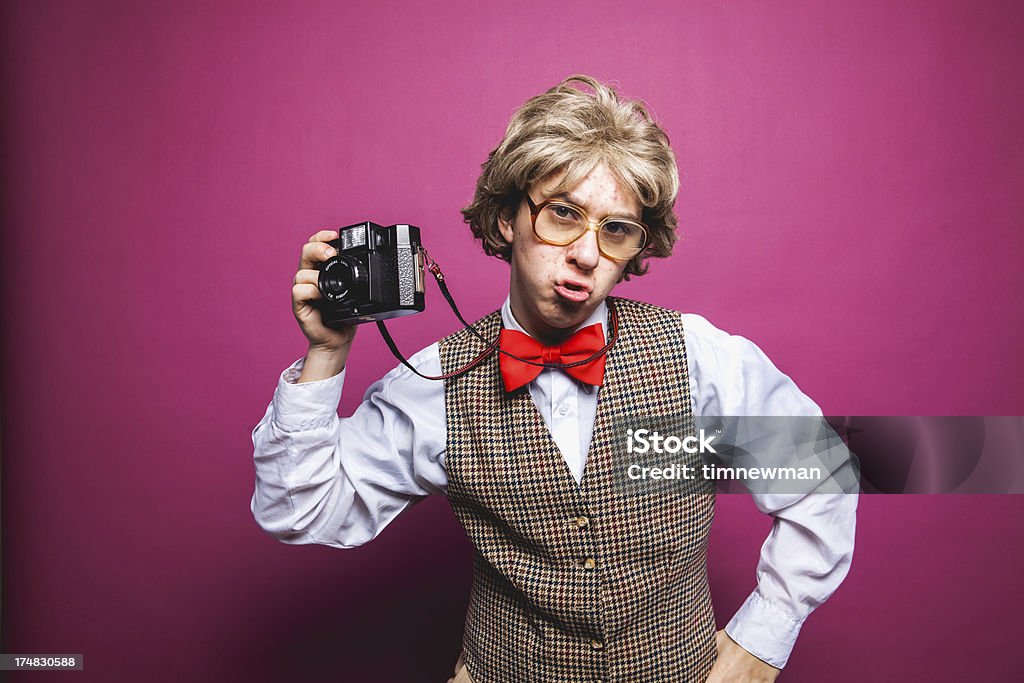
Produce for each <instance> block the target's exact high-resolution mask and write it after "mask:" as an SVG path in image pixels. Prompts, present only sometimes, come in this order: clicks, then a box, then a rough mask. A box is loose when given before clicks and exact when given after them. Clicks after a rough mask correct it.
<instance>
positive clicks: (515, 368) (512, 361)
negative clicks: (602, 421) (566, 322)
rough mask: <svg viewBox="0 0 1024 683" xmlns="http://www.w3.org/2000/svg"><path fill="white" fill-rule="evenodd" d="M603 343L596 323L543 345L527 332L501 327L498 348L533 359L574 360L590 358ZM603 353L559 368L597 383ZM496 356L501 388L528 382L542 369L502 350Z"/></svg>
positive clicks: (596, 384)
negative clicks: (497, 356) (569, 335)
mask: <svg viewBox="0 0 1024 683" xmlns="http://www.w3.org/2000/svg"><path fill="white" fill-rule="evenodd" d="M603 346H604V334H602V332H601V324H600V323H594V324H593V325H590V326H588V327H584V328H583V329H582V330H578V331H577V332H576V334H574V335H572V336H571V337H569V338H568V339H566V340H565V341H564V342H562V343H561V344H560V345H558V346H544V345H543V344H541V343H540V342H539V341H537V340H536V339H534V338H533V337H531V336H530V335H528V334H523V333H522V332H516V331H515V330H507V329H504V328H502V330H501V350H502V351H507V352H508V353H511V354H512V355H514V356H518V357H519V358H522V359H523V360H528V361H533V362H534V363H575V362H577V361H581V360H586V359H587V358H590V357H591V356H593V355H594V354H595V353H597V352H598V351H600V350H601V347H603ZM605 356H606V354H601V355H600V356H598V357H597V358H595V359H594V360H592V361H590V362H589V363H584V364H583V365H575V366H573V367H571V368H562V369H563V370H565V371H566V372H567V373H569V375H570V376H571V377H575V378H576V379H578V380H580V381H581V382H586V383H587V384H592V385H594V386H601V384H602V383H603V382H604V359H605ZM499 358H500V360H499V361H498V363H499V366H500V367H501V378H502V379H503V380H504V381H505V391H515V390H516V389H518V388H519V387H521V386H524V385H526V384H529V383H530V382H532V381H533V380H535V379H536V378H537V375H539V374H540V371H541V370H543V369H544V368H543V367H542V366H540V365H531V364H529V363H524V362H522V361H520V360H517V359H516V358H511V357H509V356H507V355H505V354H504V353H502V354H499Z"/></svg>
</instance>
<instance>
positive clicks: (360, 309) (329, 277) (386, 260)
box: [317, 221, 424, 328]
mask: <svg viewBox="0 0 1024 683" xmlns="http://www.w3.org/2000/svg"><path fill="white" fill-rule="evenodd" d="M338 235H339V236H338V239H336V240H332V241H331V242H330V245H331V246H333V247H334V248H335V249H337V250H338V254H337V255H336V256H334V257H333V258H331V259H330V260H328V261H324V262H323V263H321V264H320V277H319V281H318V283H317V285H318V287H319V288H320V293H321V294H322V295H323V298H322V299H321V300H320V301H318V302H317V306H318V308H319V309H320V315H321V317H322V318H323V322H324V325H326V326H328V327H332V328H337V327H340V326H341V325H356V324H360V323H366V322H372V321H376V320H387V319H388V318H397V317H399V316H403V315H412V314H413V313H419V312H420V311H422V310H423V305H424V299H423V291H424V281H423V262H424V253H423V247H422V246H421V245H420V229H419V228H417V227H416V226H414V225H402V224H399V225H388V226H382V225H377V224H376V223H371V222H370V221H364V222H362V223H357V224H355V225H349V226H348V227H344V228H341V229H340V230H339V231H338Z"/></svg>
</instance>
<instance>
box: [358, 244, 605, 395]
mask: <svg viewBox="0 0 1024 683" xmlns="http://www.w3.org/2000/svg"><path fill="white" fill-rule="evenodd" d="M423 255H424V258H426V260H427V261H428V262H429V264H430V265H429V266H428V267H427V270H429V271H430V274H431V275H433V276H434V280H436V281H437V286H438V288H439V289H440V290H441V294H442V295H444V299H445V301H447V302H448V306H449V307H450V308H451V309H452V312H453V313H455V317H456V318H458V319H459V322H460V323H462V325H463V326H464V327H465V328H466V329H467V330H469V331H470V333H472V335H473V336H474V337H476V338H477V339H479V340H480V341H481V342H483V344H484V349H483V350H482V351H481V352H480V354H479V355H478V356H477V357H476V358H474V359H473V360H471V361H470V362H469V363H467V364H466V365H464V366H462V367H461V368H458V369H457V370H452V371H451V372H446V373H444V374H443V375H436V376H435V375H424V374H423V373H422V372H420V371H419V370H417V369H416V368H414V367H413V366H412V364H411V363H409V361H407V360H406V359H405V356H403V355H402V352H401V351H399V350H398V345H397V344H395V340H394V339H392V338H391V333H390V332H388V328H387V326H386V325H385V324H384V321H383V320H378V321H377V329H378V330H380V336H382V337H383V338H384V343H385V344H387V345H388V348H389V349H390V350H391V353H392V354H393V355H394V356H395V358H397V359H398V360H399V361H400V362H401V363H402V365H404V366H405V367H407V368H409V369H410V370H412V372H413V373H414V374H416V375H419V376H420V377H422V378H424V379H432V380H445V379H451V378H452V377H458V376H459V375H464V374H465V373H467V372H469V371H470V370H472V369H473V368H475V367H476V366H477V365H479V364H480V363H482V362H483V361H484V360H486V359H487V358H488V357H489V356H490V355H491V354H492V353H494V352H495V351H497V352H498V353H503V354H505V355H506V356H508V357H509V358H515V359H516V360H518V361H519V362H521V363H526V364H528V365H539V366H541V367H544V368H572V367H576V366H577V365H585V364H587V363H590V362H592V361H594V360H595V359H597V358H600V357H601V356H603V355H604V354H606V353H608V351H609V349H611V348H612V346H614V345H615V341H616V340H617V339H618V338H619V314H618V311H617V310H615V303H614V302H613V301H612V300H611V299H608V300H607V301H608V327H609V328H610V329H609V335H608V343H606V344H605V345H604V346H602V347H601V348H600V349H598V350H597V351H596V352H594V353H593V354H592V355H591V356H589V357H587V358H584V359H583V360H578V361H575V362H573V363H538V362H536V361H532V360H527V359H525V358H520V357H519V356H516V355H515V354H511V353H509V352H508V351H505V350H503V349H502V348H501V347H500V346H499V344H498V342H499V340H500V339H501V337H500V336H498V337H495V338H494V339H493V340H491V341H488V340H487V339H485V338H484V336H483V335H482V334H480V332H479V330H477V329H476V328H475V327H473V326H472V325H470V324H469V323H468V322H466V319H465V318H463V317H462V313H461V312H460V311H459V307H458V305H457V304H456V303H455V299H453V298H452V295H451V292H449V291H448V285H447V284H446V283H445V280H444V273H442V272H441V266H439V265H438V264H437V261H435V260H433V259H432V258H430V256H429V255H428V254H427V251H426V249H424V250H423Z"/></svg>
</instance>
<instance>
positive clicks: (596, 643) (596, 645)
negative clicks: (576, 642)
mask: <svg viewBox="0 0 1024 683" xmlns="http://www.w3.org/2000/svg"><path fill="white" fill-rule="evenodd" d="M590 647H592V648H594V649H595V650H603V649H604V643H602V642H601V641H600V640H596V639H595V640H592V641H590Z"/></svg>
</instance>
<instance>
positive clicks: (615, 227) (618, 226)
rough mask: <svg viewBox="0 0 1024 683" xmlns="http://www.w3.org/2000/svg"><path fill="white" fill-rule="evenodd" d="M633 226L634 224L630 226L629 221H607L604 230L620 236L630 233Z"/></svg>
mask: <svg viewBox="0 0 1024 683" xmlns="http://www.w3.org/2000/svg"><path fill="white" fill-rule="evenodd" d="M631 227H632V226H630V224H629V223H615V222H612V223H605V224H604V231H605V232H607V233H608V234H609V235H615V236H616V237H620V236H623V235H628V234H629V232H630V228H631Z"/></svg>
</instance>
